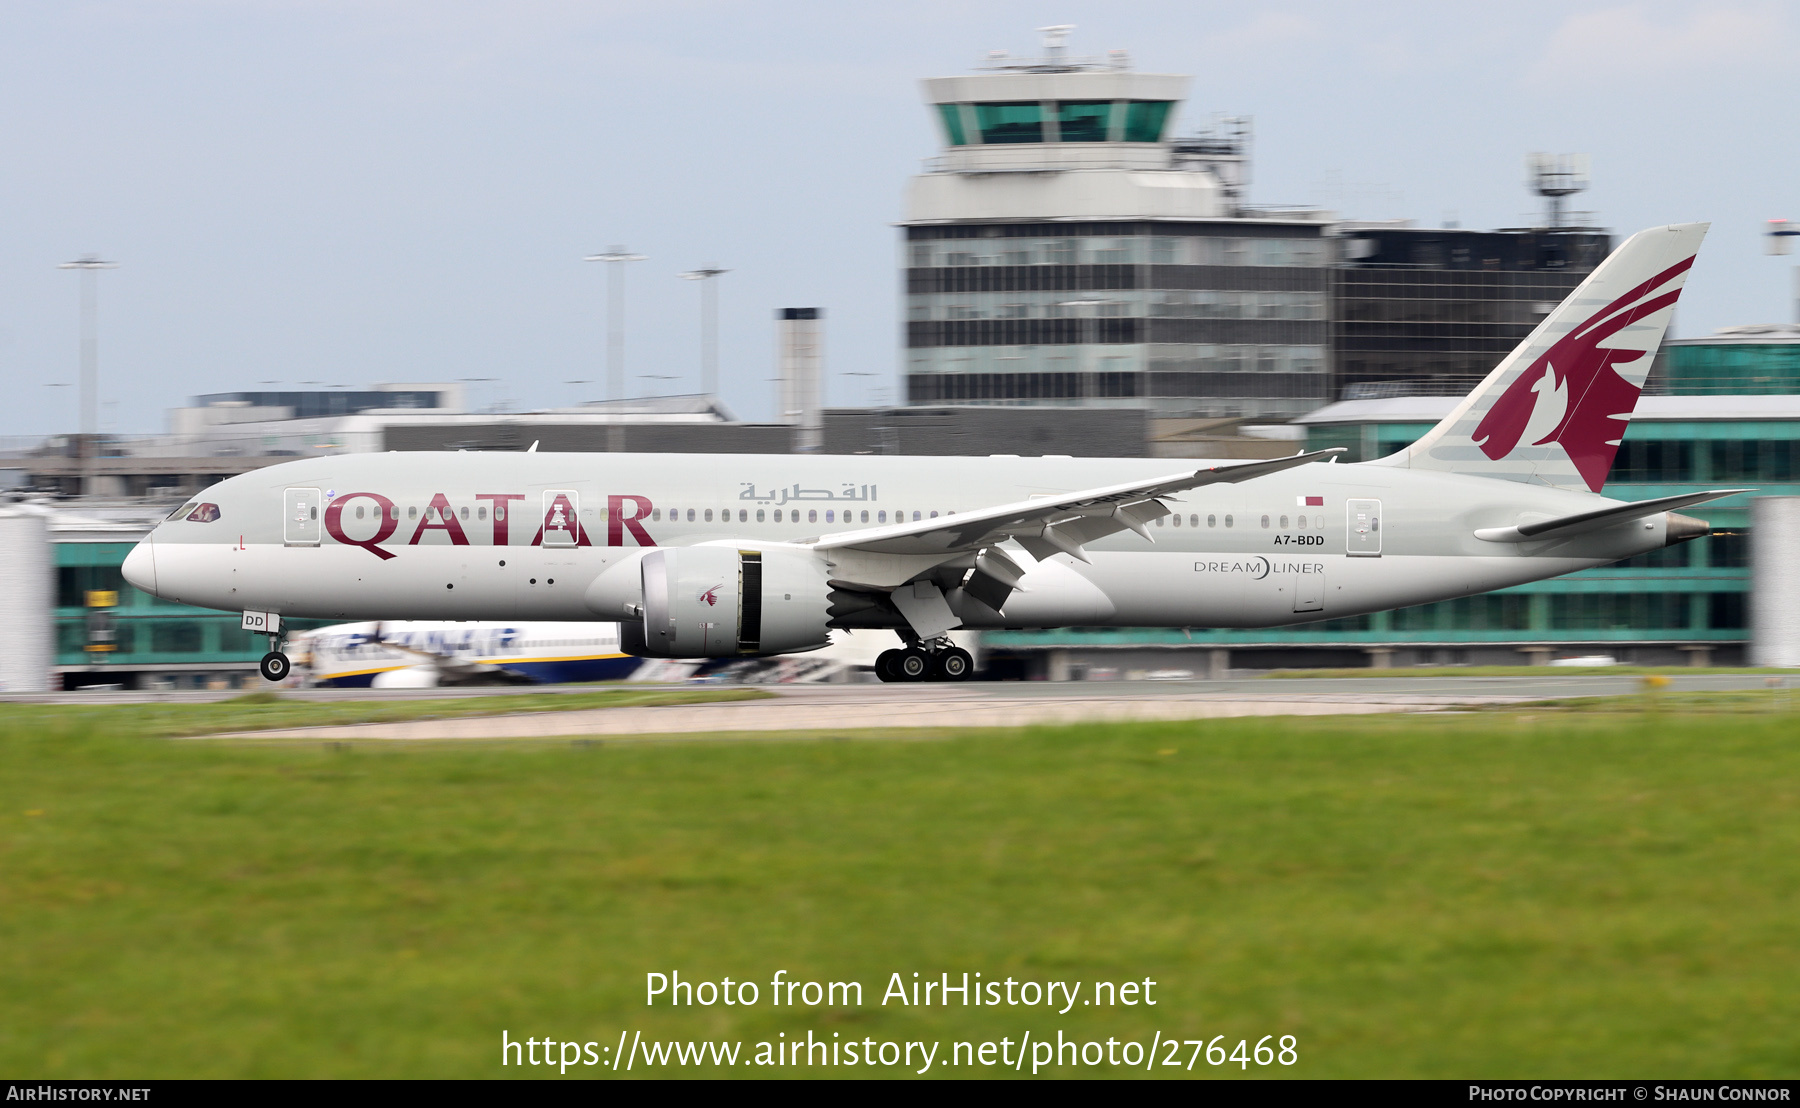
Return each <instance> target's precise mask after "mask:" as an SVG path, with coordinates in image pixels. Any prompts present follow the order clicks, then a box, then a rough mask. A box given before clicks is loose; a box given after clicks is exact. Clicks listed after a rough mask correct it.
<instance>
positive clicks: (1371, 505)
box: [1344, 500, 1381, 558]
mask: <svg viewBox="0 0 1800 1108" xmlns="http://www.w3.org/2000/svg"><path fill="white" fill-rule="evenodd" d="M1345 512H1346V513H1347V514H1348V516H1349V520H1348V523H1349V526H1348V528H1347V529H1346V533H1345V538H1344V553H1346V554H1348V555H1350V556H1351V557H1352V558H1358V557H1360V558H1379V557H1381V501H1379V500H1351V501H1348V502H1347V503H1346V505H1345Z"/></svg>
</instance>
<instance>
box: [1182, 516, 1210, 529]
mask: <svg viewBox="0 0 1800 1108" xmlns="http://www.w3.org/2000/svg"><path fill="white" fill-rule="evenodd" d="M1206 525H1207V526H1208V527H1211V526H1212V517H1211V516H1207V517H1206ZM1188 526H1189V527H1198V526H1200V517H1199V516H1197V515H1192V516H1189V517H1188Z"/></svg>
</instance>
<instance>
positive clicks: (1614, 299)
mask: <svg viewBox="0 0 1800 1108" xmlns="http://www.w3.org/2000/svg"><path fill="white" fill-rule="evenodd" d="M1708 226H1709V224H1705V223H1679V224H1675V225H1673V226H1668V227H1653V228H1651V229H1649V230H1647V231H1639V232H1638V233H1637V234H1635V235H1632V236H1631V237H1630V238H1628V239H1626V240H1625V241H1624V242H1623V243H1622V244H1620V246H1619V248H1618V249H1617V250H1615V251H1613V252H1612V254H1610V255H1609V256H1608V257H1607V258H1606V260H1605V261H1603V262H1601V263H1600V265H1599V266H1598V267H1597V268H1595V270H1594V272H1592V273H1591V274H1589V275H1588V278H1587V280H1585V281H1583V282H1582V283H1581V285H1580V286H1579V287H1578V288H1576V290H1575V291H1574V292H1572V293H1570V294H1569V297H1568V299H1566V300H1564V301H1563V302H1562V303H1561V304H1559V305H1557V307H1556V309H1555V310H1554V311H1552V312H1551V313H1550V314H1549V315H1548V316H1547V317H1545V319H1544V321H1543V322H1542V323H1540V324H1539V325H1538V327H1537V329H1536V330H1535V331H1533V332H1532V333H1531V334H1530V335H1529V336H1527V337H1526V339H1525V341H1524V342H1522V343H1520V344H1519V345H1518V347H1517V348H1516V349H1514V350H1513V352H1512V353H1511V354H1509V355H1507V356H1506V358H1505V359H1504V360H1503V361H1501V363H1500V364H1499V365H1497V366H1495V367H1494V370H1493V372H1491V373H1489V374H1488V375H1487V377H1486V378H1485V379H1483V380H1482V382H1481V384H1479V385H1477V386H1476V387H1475V390H1474V391H1473V392H1471V393H1469V395H1468V396H1467V397H1465V398H1464V399H1463V401H1462V403H1461V404H1458V405H1457V406H1456V409H1455V410H1454V411H1452V412H1451V413H1450V414H1449V415H1448V416H1446V417H1445V418H1444V420H1443V422H1441V423H1439V424H1438V425H1437V426H1436V427H1433V428H1432V429H1431V430H1430V431H1428V432H1426V434H1425V435H1424V437H1422V438H1420V439H1419V441H1417V442H1415V443H1413V444H1412V445H1411V446H1409V447H1407V448H1406V449H1405V450H1402V451H1399V452H1398V453H1396V454H1393V455H1390V456H1389V457H1386V458H1382V459H1380V460H1379V461H1378V462H1376V463H1375V464H1378V465H1391V466H1399V467H1403V468H1410V469H1430V470H1442V471H1447V472H1451V473H1466V474H1471V475H1479V476H1483V477H1500V478H1504V479H1507V480H1512V481H1528V482H1532V483H1535V484H1544V485H1553V486H1556V487H1558V488H1566V489H1587V490H1590V491H1592V492H1599V491H1600V487H1601V486H1602V485H1603V484H1605V483H1606V474H1607V472H1608V471H1609V470H1610V469H1612V463H1613V456H1614V455H1615V454H1617V453H1618V451H1619V441H1620V440H1621V439H1622V438H1623V437H1624V434H1625V428H1626V426H1627V424H1628V423H1629V421H1630V419H1631V412H1632V409H1633V408H1635V407H1636V406H1637V399H1638V394H1639V393H1640V392H1641V391H1642V390H1643V387H1644V379H1645V378H1646V377H1648V376H1649V374H1650V364H1651V362H1652V361H1653V360H1654V358H1655V356H1656V350H1657V348H1658V347H1659V346H1661V345H1662V338H1663V332H1664V331H1666V330H1667V329H1668V326H1669V320H1670V318H1671V317H1672V316H1673V315H1674V312H1675V301H1676V298H1677V297H1679V296H1680V295H1681V288H1682V285H1683V284H1684V283H1685V282H1686V281H1687V272H1688V269H1689V267H1691V266H1692V265H1693V264H1694V255H1695V254H1696V253H1697V252H1698V251H1699V249H1700V241H1701V239H1703V238H1704V237H1705V236H1706V230H1707V227H1708Z"/></svg>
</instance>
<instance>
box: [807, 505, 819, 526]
mask: <svg viewBox="0 0 1800 1108" xmlns="http://www.w3.org/2000/svg"><path fill="white" fill-rule="evenodd" d="M806 522H808V523H817V522H819V512H818V509H816V508H808V509H807V510H806Z"/></svg>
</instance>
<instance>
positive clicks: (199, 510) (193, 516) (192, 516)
mask: <svg viewBox="0 0 1800 1108" xmlns="http://www.w3.org/2000/svg"><path fill="white" fill-rule="evenodd" d="M218 518H219V506H218V505H217V504H196V505H194V510H193V511H191V512H189V513H188V514H187V521H188V522H189V523H213V522H215V521H217V520H218Z"/></svg>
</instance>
